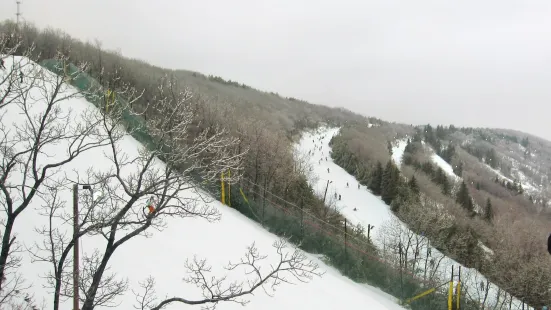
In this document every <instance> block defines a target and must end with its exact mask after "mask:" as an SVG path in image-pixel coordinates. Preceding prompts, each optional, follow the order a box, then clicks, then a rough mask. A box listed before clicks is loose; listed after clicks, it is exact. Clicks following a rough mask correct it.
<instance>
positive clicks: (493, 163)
mask: <svg viewBox="0 0 551 310" xmlns="http://www.w3.org/2000/svg"><path fill="white" fill-rule="evenodd" d="M484 160H485V161H486V164H488V165H489V166H490V167H492V168H494V169H496V168H497V167H498V166H499V160H498V158H497V154H496V151H495V150H494V149H493V148H491V149H489V150H488V151H487V152H486V156H485V157H484Z"/></svg>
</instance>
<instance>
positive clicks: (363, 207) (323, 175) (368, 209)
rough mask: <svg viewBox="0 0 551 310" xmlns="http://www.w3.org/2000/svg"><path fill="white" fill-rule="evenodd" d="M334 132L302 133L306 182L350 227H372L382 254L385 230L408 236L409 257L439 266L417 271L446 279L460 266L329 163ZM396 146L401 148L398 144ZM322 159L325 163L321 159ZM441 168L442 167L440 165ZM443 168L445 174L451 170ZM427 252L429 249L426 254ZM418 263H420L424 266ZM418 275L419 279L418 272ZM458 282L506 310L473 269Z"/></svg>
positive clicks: (515, 304)
mask: <svg viewBox="0 0 551 310" xmlns="http://www.w3.org/2000/svg"><path fill="white" fill-rule="evenodd" d="M338 132H339V129H338V128H321V129H318V130H316V131H313V132H309V133H305V134H304V135H303V137H302V139H301V140H300V143H299V144H298V145H297V146H296V148H297V149H298V150H299V152H300V153H302V154H307V153H308V152H314V154H315V155H314V156H311V157H309V158H310V165H311V166H312V167H313V170H312V175H311V176H310V182H311V184H312V186H313V188H314V189H315V190H316V191H317V193H318V195H319V196H321V197H323V195H324V192H325V190H326V187H327V186H328V189H327V196H328V197H329V199H330V200H329V202H330V203H331V204H333V205H334V207H335V208H336V209H337V210H339V211H340V212H341V213H342V215H344V216H345V217H346V218H347V219H348V220H349V221H350V222H351V223H352V224H353V225H357V224H361V225H362V226H363V227H364V228H366V230H367V227H368V226H370V225H371V226H374V230H373V231H372V232H371V238H374V236H377V237H376V238H374V240H373V241H374V243H375V244H376V245H377V246H378V247H379V249H380V250H381V251H385V253H386V251H388V249H389V245H388V244H387V243H386V241H385V238H388V237H389V236H390V235H389V232H390V231H389V230H388V229H389V228H392V229H394V233H396V234H400V237H399V238H406V239H405V242H411V240H412V239H411V238H410V237H408V236H412V238H413V239H414V240H417V241H418V242H419V244H420V249H419V253H418V254H415V253H414V252H415V249H414V248H413V249H412V251H413V253H410V254H409V255H410V257H414V256H415V257H417V256H418V257H421V258H423V257H427V258H428V257H429V256H430V257H431V258H436V259H437V260H438V261H439V263H438V265H436V266H435V267H434V268H432V266H431V267H427V261H428V259H427V260H424V262H421V263H420V264H421V266H420V268H421V269H423V268H424V269H427V268H428V269H430V270H431V271H430V272H431V273H434V274H436V275H438V276H439V277H440V279H442V280H443V281H446V279H449V277H450V272H451V268H452V266H455V268H457V267H458V266H460V264H459V263H457V262H456V261H454V260H453V259H450V258H448V257H445V256H444V255H443V254H442V253H440V252H439V251H438V250H436V249H435V248H433V247H431V246H430V245H429V246H427V240H426V238H424V237H423V236H419V235H417V234H414V233H412V232H411V231H409V229H408V228H407V227H406V226H405V224H403V223H402V222H401V221H400V220H399V219H398V218H397V217H396V216H395V215H394V214H393V213H392V212H391V211H390V207H389V206H388V205H386V204H385V203H384V202H383V201H382V200H381V199H380V197H377V196H375V195H373V194H372V193H371V192H370V191H369V190H368V189H367V188H366V187H365V186H362V185H359V183H358V182H357V181H356V179H355V178H354V177H353V176H351V175H350V174H348V173H347V172H346V171H345V170H344V169H342V168H341V167H339V166H338V165H336V164H335V163H334V162H333V161H332V159H331V157H330V152H331V147H330V146H329V141H330V140H331V138H332V137H333V136H334V135H336V134H337V133H338ZM399 145H401V143H400V144H399ZM402 153H403V151H401V150H400V148H395V149H394V150H393V160H394V161H395V162H397V163H399V162H400V161H401V156H402ZM326 157H327V160H325V158H326ZM320 158H321V160H320ZM438 158H439V157H438ZM440 161H443V160H441V158H440V160H435V162H436V163H441V162H440ZM444 163H445V162H444ZM446 164H447V163H446ZM442 166H445V165H443V164H442ZM448 166H449V165H448ZM446 168H447V170H446V171H448V170H450V169H451V167H446ZM443 169H444V167H443ZM452 174H453V171H452ZM328 182H329V183H328ZM327 184H329V185H327ZM396 231H399V232H396ZM408 238H409V239H408ZM408 240H410V241H408ZM387 241H388V240H387ZM417 241H415V242H417ZM427 249H430V253H431V254H430V255H429V254H428V251H427ZM422 264H424V267H423V265H422ZM456 270H457V269H456ZM419 275H420V276H422V272H421V274H419ZM462 280H463V289H465V290H468V291H469V296H470V297H469V298H470V299H471V300H477V301H479V302H482V301H484V300H486V302H485V305H486V306H490V307H491V309H505V308H507V309H509V304H508V302H507V304H506V305H505V304H503V301H504V297H503V296H502V294H503V291H501V290H499V288H498V287H497V286H496V285H494V284H492V283H490V284H489V290H488V294H487V295H486V294H485V292H484V291H482V290H480V289H479V287H480V283H481V282H482V283H484V285H486V284H487V280H486V278H485V277H484V276H482V275H481V274H480V273H479V272H478V271H477V270H475V269H470V268H466V267H464V266H463V267H462ZM521 307H523V305H522V303H521V302H520V301H519V300H516V299H513V300H512V306H511V308H510V309H521ZM524 307H526V306H524ZM523 309H524V308H523Z"/></svg>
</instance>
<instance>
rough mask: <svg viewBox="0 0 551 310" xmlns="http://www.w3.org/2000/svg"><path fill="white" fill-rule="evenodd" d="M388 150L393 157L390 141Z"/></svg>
mask: <svg viewBox="0 0 551 310" xmlns="http://www.w3.org/2000/svg"><path fill="white" fill-rule="evenodd" d="M387 148H388V152H389V153H390V155H392V143H390V141H388V144H387Z"/></svg>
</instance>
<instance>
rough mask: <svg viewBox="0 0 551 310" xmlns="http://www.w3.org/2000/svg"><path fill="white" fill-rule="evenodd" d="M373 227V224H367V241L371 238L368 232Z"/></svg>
mask: <svg viewBox="0 0 551 310" xmlns="http://www.w3.org/2000/svg"><path fill="white" fill-rule="evenodd" d="M373 228H375V226H374V225H371V224H367V240H368V241H371V238H370V236H369V235H370V233H371V229H373Z"/></svg>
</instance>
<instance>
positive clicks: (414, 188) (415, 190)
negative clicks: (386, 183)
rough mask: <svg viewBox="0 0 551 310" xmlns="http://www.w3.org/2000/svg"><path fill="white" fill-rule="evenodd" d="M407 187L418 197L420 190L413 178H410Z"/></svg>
mask: <svg viewBox="0 0 551 310" xmlns="http://www.w3.org/2000/svg"><path fill="white" fill-rule="evenodd" d="M408 186H409V188H410V189H411V191H412V192H413V193H414V194H416V195H419V193H420V189H419V185H418V184H417V179H415V176H412V177H411V179H409V182H408Z"/></svg>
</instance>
